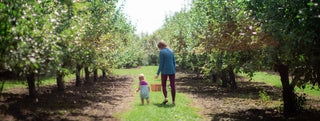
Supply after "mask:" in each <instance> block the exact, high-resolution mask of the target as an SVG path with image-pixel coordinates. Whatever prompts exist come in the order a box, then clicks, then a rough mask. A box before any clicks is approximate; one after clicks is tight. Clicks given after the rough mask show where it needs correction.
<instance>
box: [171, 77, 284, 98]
mask: <svg viewBox="0 0 320 121" xmlns="http://www.w3.org/2000/svg"><path fill="white" fill-rule="evenodd" d="M236 83H237V85H238V88H237V89H230V88H225V87H222V86H220V85H219V84H218V83H213V82H210V81H206V80H205V79H203V78H201V77H200V78H199V77H181V78H177V79H176V85H177V86H178V87H179V88H178V89H177V90H178V91H179V92H183V93H191V94H196V95H199V96H200V97H213V98H243V99H248V98H250V99H254V100H257V99H259V98H260V96H259V94H260V93H261V92H263V91H264V92H266V93H267V94H268V95H269V96H270V99H271V100H279V99H281V98H282V95H281V93H279V92H281V89H280V88H278V87H274V86H270V85H267V84H265V83H263V82H252V81H251V82H250V81H247V80H246V78H244V77H241V76H236Z"/></svg>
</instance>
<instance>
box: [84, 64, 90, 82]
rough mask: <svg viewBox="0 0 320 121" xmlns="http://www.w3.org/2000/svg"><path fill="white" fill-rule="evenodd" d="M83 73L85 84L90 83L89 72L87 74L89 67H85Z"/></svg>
mask: <svg viewBox="0 0 320 121" xmlns="http://www.w3.org/2000/svg"><path fill="white" fill-rule="evenodd" d="M84 72H85V79H86V82H89V81H90V72H89V67H85V68H84Z"/></svg>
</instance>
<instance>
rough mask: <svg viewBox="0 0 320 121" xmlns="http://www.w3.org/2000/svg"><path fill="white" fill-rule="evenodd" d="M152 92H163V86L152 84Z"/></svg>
mask: <svg viewBox="0 0 320 121" xmlns="http://www.w3.org/2000/svg"><path fill="white" fill-rule="evenodd" d="M151 91H153V92H157V91H161V84H159V83H154V84H151Z"/></svg>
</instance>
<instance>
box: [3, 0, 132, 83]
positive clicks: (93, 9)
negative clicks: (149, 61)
mask: <svg viewBox="0 0 320 121" xmlns="http://www.w3.org/2000/svg"><path fill="white" fill-rule="evenodd" d="M116 5H117V1H105V0H97V1H85V0H78V1H71V0H67V1H51V0H46V1H42V0H38V1H33V0H31V1H19V0H14V1H8V0H2V1H1V2H0V6H1V8H0V10H1V16H0V21H1V22H0V29H1V33H0V39H1V44H0V52H1V55H0V62H1V65H0V72H1V73H2V72H6V71H9V72H12V73H15V74H17V75H19V76H20V77H22V78H25V77H26V75H28V74H31V73H35V74H36V75H39V76H43V77H47V76H55V75H56V74H62V75H63V76H64V75H68V74H70V73H73V72H74V70H75V66H76V64H79V65H81V66H87V67H91V68H94V69H102V70H105V71H108V70H111V69H112V68H115V67H117V66H119V64H122V63H117V62H119V61H120V59H119V58H121V57H117V56H120V55H125V53H132V55H134V56H133V57H132V58H135V57H138V56H137V55H135V53H134V52H135V51H136V50H129V52H128V50H126V49H125V48H129V47H132V46H130V44H131V43H134V42H133V39H134V36H133V33H134V31H135V29H134V27H133V25H132V24H131V23H130V21H128V20H127V18H126V17H125V16H124V14H123V13H122V10H121V7H118V6H116ZM132 55H129V56H127V58H129V57H130V56H132ZM121 61H123V60H121ZM125 61H127V62H129V63H134V62H135V61H136V60H135V59H131V60H129V59H128V60H125Z"/></svg>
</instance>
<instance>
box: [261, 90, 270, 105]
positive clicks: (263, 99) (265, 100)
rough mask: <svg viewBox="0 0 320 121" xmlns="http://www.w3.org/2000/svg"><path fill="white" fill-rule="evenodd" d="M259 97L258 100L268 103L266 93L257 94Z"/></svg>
mask: <svg viewBox="0 0 320 121" xmlns="http://www.w3.org/2000/svg"><path fill="white" fill-rule="evenodd" d="M259 97H260V99H261V100H262V101H263V102H268V101H270V96H269V95H268V93H267V92H265V91H262V92H259Z"/></svg>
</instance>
